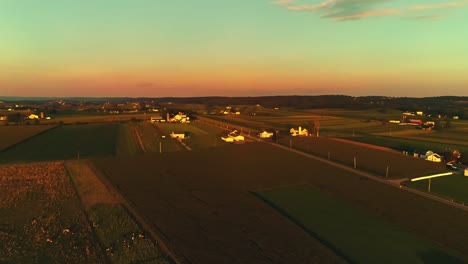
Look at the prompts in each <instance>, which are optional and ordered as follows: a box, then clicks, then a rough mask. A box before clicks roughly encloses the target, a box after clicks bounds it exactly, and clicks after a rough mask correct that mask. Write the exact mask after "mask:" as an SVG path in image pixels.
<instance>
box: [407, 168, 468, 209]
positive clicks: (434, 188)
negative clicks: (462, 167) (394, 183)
mask: <svg viewBox="0 0 468 264" xmlns="http://www.w3.org/2000/svg"><path fill="white" fill-rule="evenodd" d="M462 173H463V172H462ZM428 184H429V180H422V181H416V182H411V181H406V182H404V185H406V186H408V187H411V188H415V189H418V190H421V191H425V192H427V190H428ZM467 190H468V177H466V176H463V174H454V175H452V176H448V177H439V178H433V179H431V193H432V194H436V195H439V196H442V197H445V198H447V199H449V200H454V201H456V202H459V203H464V204H468V192H467Z"/></svg>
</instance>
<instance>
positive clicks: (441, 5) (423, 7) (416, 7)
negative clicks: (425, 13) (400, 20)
mask: <svg viewBox="0 0 468 264" xmlns="http://www.w3.org/2000/svg"><path fill="white" fill-rule="evenodd" d="M467 4H468V2H467V1H463V2H450V3H439V4H430V5H414V6H410V7H408V10H412V11H417V10H431V9H443V8H456V7H463V6H466V5H467Z"/></svg>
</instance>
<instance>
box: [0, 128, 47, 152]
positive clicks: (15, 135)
mask: <svg viewBox="0 0 468 264" xmlns="http://www.w3.org/2000/svg"><path fill="white" fill-rule="evenodd" d="M52 128H54V126H32V125H30V126H0V152H1V151H3V150H5V149H6V148H8V147H11V146H13V145H15V144H18V143H20V142H22V141H24V140H26V139H28V138H30V137H33V136H35V135H37V134H39V133H43V132H45V131H47V130H49V129H52Z"/></svg>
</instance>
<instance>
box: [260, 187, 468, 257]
mask: <svg viewBox="0 0 468 264" xmlns="http://www.w3.org/2000/svg"><path fill="white" fill-rule="evenodd" d="M256 194H257V195H258V196H259V197H260V198H261V199H262V200H264V201H266V202H267V203H268V204H270V205H272V206H273V207H274V208H275V209H277V210H278V211H280V212H281V213H282V214H283V215H285V216H286V217H288V218H289V219H291V220H292V221H293V222H295V223H296V224H298V225H299V226H301V227H302V228H304V229H305V230H306V231H307V232H308V233H310V234H312V235H313V236H315V237H317V238H318V239H319V240H320V241H323V242H324V243H325V244H326V245H329V246H330V247H331V248H333V249H334V250H335V251H337V252H339V254H340V255H342V256H344V258H345V259H347V260H349V261H350V262H351V263H369V264H373V263H465V262H466V261H468V259H464V260H463V259H460V258H459V257H456V256H452V255H450V254H449V253H447V252H445V251H444V250H442V249H440V248H438V247H436V246H434V245H431V243H428V242H427V241H424V240H423V239H420V238H417V237H415V236H414V235H411V234H409V233H407V232H403V231H401V230H399V229H398V228H396V227H395V226H393V225H391V224H389V223H387V222H385V221H383V220H382V219H379V218H377V217H374V216H372V215H370V214H368V213H366V212H364V211H362V210H359V209H357V208H354V207H353V206H351V205H349V204H347V203H346V202H342V201H339V200H337V199H334V198H333V197H330V196H328V195H326V194H324V193H323V192H322V191H320V190H318V189H317V188H313V187H311V186H296V187H289V188H281V189H275V190H266V191H260V192H257V193H256ZM379 237H383V238H385V239H379Z"/></svg>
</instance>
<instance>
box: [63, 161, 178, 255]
mask: <svg viewBox="0 0 468 264" xmlns="http://www.w3.org/2000/svg"><path fill="white" fill-rule="evenodd" d="M65 165H66V168H67V171H68V173H69V174H70V177H71V179H72V181H73V183H74V185H75V187H76V189H77V192H78V194H79V196H80V198H81V201H82V202H83V204H84V208H85V211H86V213H87V215H88V217H89V221H91V222H92V223H93V227H94V230H95V233H96V235H97V237H98V240H99V242H100V243H101V245H102V247H103V248H104V249H105V252H106V257H107V259H108V260H109V261H111V262H112V263H169V262H168V261H167V259H166V258H165V257H164V256H163V255H162V254H161V252H160V250H159V249H158V247H156V245H155V243H153V241H152V240H151V239H150V238H149V236H148V235H147V234H146V232H144V231H143V229H142V228H141V227H140V226H139V225H138V223H137V221H136V220H135V219H134V217H133V216H132V215H131V214H130V213H129V212H128V211H127V210H126V208H125V207H124V205H123V204H122V203H121V202H120V201H119V199H118V198H117V197H116V196H115V195H113V193H111V192H110V191H109V190H108V189H107V187H106V186H105V185H104V184H103V183H102V182H101V181H100V180H99V178H98V177H97V175H96V174H95V173H94V171H93V169H92V168H91V167H90V166H89V163H88V162H86V161H67V162H66V163H65Z"/></svg>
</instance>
